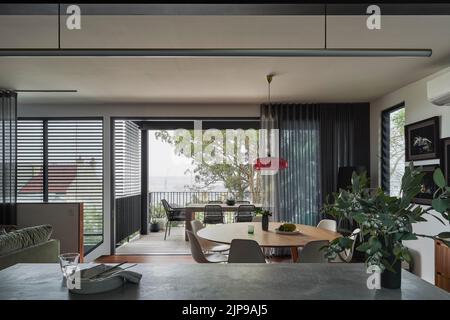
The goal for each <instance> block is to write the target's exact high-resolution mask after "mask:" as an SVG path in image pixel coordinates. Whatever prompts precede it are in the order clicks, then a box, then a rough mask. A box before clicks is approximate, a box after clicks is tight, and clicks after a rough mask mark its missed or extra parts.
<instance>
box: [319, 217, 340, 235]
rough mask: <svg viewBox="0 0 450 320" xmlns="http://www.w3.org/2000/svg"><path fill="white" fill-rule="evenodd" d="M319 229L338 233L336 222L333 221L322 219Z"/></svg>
mask: <svg viewBox="0 0 450 320" xmlns="http://www.w3.org/2000/svg"><path fill="white" fill-rule="evenodd" d="M317 228H320V229H324V230H329V231H333V232H336V230H337V228H336V221H335V220H331V219H322V220H320V221H319V223H318V224H317Z"/></svg>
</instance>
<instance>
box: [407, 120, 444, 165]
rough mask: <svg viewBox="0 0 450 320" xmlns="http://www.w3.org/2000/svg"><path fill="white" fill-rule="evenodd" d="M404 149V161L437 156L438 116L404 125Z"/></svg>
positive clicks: (438, 149) (438, 138)
mask: <svg viewBox="0 0 450 320" xmlns="http://www.w3.org/2000/svg"><path fill="white" fill-rule="evenodd" d="M405 151H406V154H405V160H406V161H415V160H426V159H436V158H439V153H440V128H439V117H433V118H430V119H426V120H422V121H419V122H416V123H412V124H409V125H407V126H405Z"/></svg>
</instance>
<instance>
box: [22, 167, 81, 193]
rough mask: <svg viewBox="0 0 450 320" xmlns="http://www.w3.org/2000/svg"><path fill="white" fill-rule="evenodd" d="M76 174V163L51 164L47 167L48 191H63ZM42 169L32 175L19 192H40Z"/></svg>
mask: <svg viewBox="0 0 450 320" xmlns="http://www.w3.org/2000/svg"><path fill="white" fill-rule="evenodd" d="M76 175H77V166H76V165H51V166H49V167H48V176H49V184H48V192H49V193H65V192H67V190H68V189H69V187H70V185H71V184H72V182H73V181H74V180H75V177H76ZM42 181H43V173H42V170H41V171H40V172H39V173H38V174H36V175H34V176H33V177H32V178H31V179H30V180H29V181H28V182H27V183H26V184H25V185H24V186H23V187H22V188H21V189H20V190H19V193H40V192H42Z"/></svg>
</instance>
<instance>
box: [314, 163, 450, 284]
mask: <svg viewBox="0 0 450 320" xmlns="http://www.w3.org/2000/svg"><path fill="white" fill-rule="evenodd" d="M423 177H424V173H422V171H421V170H420V169H417V168H414V166H413V164H412V163H411V164H410V166H409V167H407V168H406V169H405V174H404V176H403V178H402V182H401V193H400V196H398V197H393V196H389V195H386V194H385V193H384V191H383V190H381V189H380V188H379V189H376V190H373V189H369V188H368V179H367V177H366V174H365V173H363V174H361V175H357V174H356V173H354V174H353V176H352V188H351V190H350V191H346V190H340V191H339V192H338V193H335V194H334V195H333V197H334V202H333V203H332V204H326V205H325V206H324V208H323V212H324V213H326V214H329V215H331V216H334V217H335V218H336V219H338V220H339V219H348V220H349V221H351V222H353V221H354V222H355V223H356V224H357V225H358V228H360V229H361V232H360V242H361V243H360V245H359V246H358V247H357V248H356V250H357V251H360V252H363V253H364V254H365V257H366V264H367V267H370V266H376V267H378V268H379V270H380V271H381V272H382V273H381V285H382V286H383V287H385V288H399V287H400V286H401V261H406V262H408V263H411V262H412V257H411V254H410V252H409V250H408V248H407V247H406V246H404V244H403V241H404V240H415V239H417V237H419V236H421V237H428V238H433V239H436V238H439V239H442V238H446V237H447V236H448V234H449V233H448V232H444V233H441V234H439V235H437V236H433V235H421V234H416V233H414V232H413V228H412V225H413V224H414V223H419V222H423V221H427V220H426V219H425V216H430V217H434V218H436V219H438V220H439V221H441V222H442V223H444V222H443V220H442V219H441V218H440V217H438V216H437V215H436V214H434V213H433V212H431V210H433V209H434V210H436V211H438V212H439V213H441V214H442V216H443V217H444V218H446V220H448V219H449V216H448V212H449V209H450V198H449V197H448V195H449V192H450V189H449V187H447V186H446V185H445V179H444V177H443V174H442V171H440V169H438V170H436V172H435V173H434V180H435V183H436V185H437V186H438V188H439V190H438V191H437V192H436V193H435V195H434V197H435V200H433V203H432V206H431V207H423V206H419V205H415V204H413V203H412V199H413V198H414V197H415V196H416V195H417V194H418V193H419V192H420V191H421V188H422V182H423ZM352 244H353V240H352V239H350V237H349V236H344V237H340V238H336V239H334V240H333V241H331V242H330V245H329V246H327V247H326V248H325V255H326V257H327V258H328V259H335V258H336V256H337V254H338V253H340V252H342V251H343V250H345V249H350V248H351V247H352ZM447 244H448V242H447Z"/></svg>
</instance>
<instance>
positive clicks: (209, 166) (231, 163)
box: [155, 130, 261, 202]
mask: <svg viewBox="0 0 450 320" xmlns="http://www.w3.org/2000/svg"><path fill="white" fill-rule="evenodd" d="M220 132H221V133H222V136H223V138H224V139H223V143H216V144H214V146H215V149H214V153H221V154H222V155H223V162H222V163H208V162H207V161H199V160H198V159H196V158H195V156H193V155H194V153H193V151H194V150H196V149H195V145H197V146H201V148H202V150H205V149H207V147H208V146H211V143H213V142H214V141H215V138H214V137H211V138H210V139H202V141H196V140H195V139H192V140H191V141H192V143H191V145H190V147H191V149H190V150H188V151H190V152H187V153H185V151H186V150H184V149H182V148H181V143H182V141H181V140H182V139H181V137H179V136H176V135H175V132H173V131H167V130H160V131H157V132H155V138H156V139H159V140H161V141H164V142H167V143H170V144H172V145H173V146H174V147H175V148H174V152H175V154H177V155H184V156H186V157H187V158H189V159H191V160H192V165H193V166H194V169H193V170H192V173H193V174H194V176H195V183H194V184H193V185H191V186H189V188H190V189H191V190H194V191H197V190H205V189H207V188H209V187H211V186H212V185H214V184H215V183H217V182H222V183H223V184H224V186H225V188H226V189H227V191H228V192H229V193H231V194H232V195H233V196H234V197H235V198H236V199H244V198H245V195H246V194H250V197H251V199H252V201H253V202H258V201H259V200H260V199H259V197H260V196H259V195H260V192H261V177H260V174H259V172H258V171H255V170H254V168H253V164H252V163H249V161H248V160H249V158H250V152H249V150H250V148H251V147H252V146H251V144H252V143H254V141H253V142H252V141H251V140H250V139H249V137H246V138H245V143H244V144H243V146H241V147H244V148H241V150H238V147H239V144H238V143H237V140H236V139H235V137H234V136H233V135H229V134H226V130H220ZM189 133H190V136H191V137H194V133H193V131H189ZM256 136H257V135H256ZM227 147H228V148H233V149H232V150H227V149H226V148H227ZM227 151H228V152H227ZM231 151H232V152H231ZM238 152H241V154H243V155H244V157H245V160H246V161H244V162H242V161H239V159H238V158H239V153H238ZM188 171H189V170H188ZM186 173H189V172H186Z"/></svg>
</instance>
